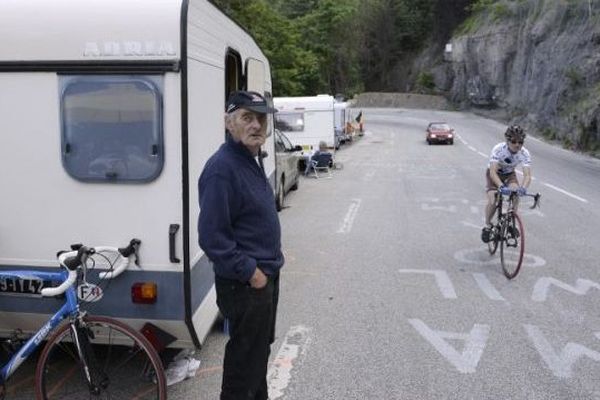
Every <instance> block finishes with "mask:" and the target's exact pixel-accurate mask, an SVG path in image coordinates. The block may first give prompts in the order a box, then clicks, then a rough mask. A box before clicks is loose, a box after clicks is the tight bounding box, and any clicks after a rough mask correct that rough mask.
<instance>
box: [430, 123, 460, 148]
mask: <svg viewBox="0 0 600 400" xmlns="http://www.w3.org/2000/svg"><path fill="white" fill-rule="evenodd" d="M425 140H426V141H427V144H432V143H447V144H453V143H454V129H452V128H451V127H450V125H448V124H447V123H446V122H431V123H430V124H429V125H427V130H426V134H425Z"/></svg>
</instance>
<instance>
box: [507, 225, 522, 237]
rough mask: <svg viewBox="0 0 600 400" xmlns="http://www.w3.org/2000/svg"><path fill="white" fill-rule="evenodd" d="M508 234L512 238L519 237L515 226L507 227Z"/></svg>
mask: <svg viewBox="0 0 600 400" xmlns="http://www.w3.org/2000/svg"><path fill="white" fill-rule="evenodd" d="M508 235H509V236H510V237H511V238H513V239H518V238H519V235H520V233H519V229H518V228H517V227H516V226H514V227H513V226H509V227H508Z"/></svg>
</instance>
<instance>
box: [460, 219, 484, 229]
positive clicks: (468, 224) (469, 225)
mask: <svg viewBox="0 0 600 400" xmlns="http://www.w3.org/2000/svg"><path fill="white" fill-rule="evenodd" d="M461 224H463V225H464V226H468V227H469V228H476V229H480V228H481V225H475V224H474V223H472V222H469V221H461Z"/></svg>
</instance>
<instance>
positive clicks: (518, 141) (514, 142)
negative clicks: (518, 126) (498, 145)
mask: <svg viewBox="0 0 600 400" xmlns="http://www.w3.org/2000/svg"><path fill="white" fill-rule="evenodd" d="M510 142H511V143H512V144H517V143H518V144H523V141H522V140H511V141H510Z"/></svg>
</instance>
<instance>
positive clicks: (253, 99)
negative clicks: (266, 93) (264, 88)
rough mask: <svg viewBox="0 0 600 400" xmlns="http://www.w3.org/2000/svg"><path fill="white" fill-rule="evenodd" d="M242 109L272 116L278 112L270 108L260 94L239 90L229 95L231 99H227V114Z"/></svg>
mask: <svg viewBox="0 0 600 400" xmlns="http://www.w3.org/2000/svg"><path fill="white" fill-rule="evenodd" d="M240 108H245V109H247V110H250V111H254V112H256V113H259V114H272V113H276V112H277V110H276V109H274V108H273V107H269V106H268V104H267V101H266V100H265V98H264V97H263V96H262V95H261V94H260V93H257V92H247V91H244V90H238V91H235V92H232V93H231V94H230V95H229V99H227V104H226V105H225V112H227V113H230V112H234V111H235V110H237V109H240Z"/></svg>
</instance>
